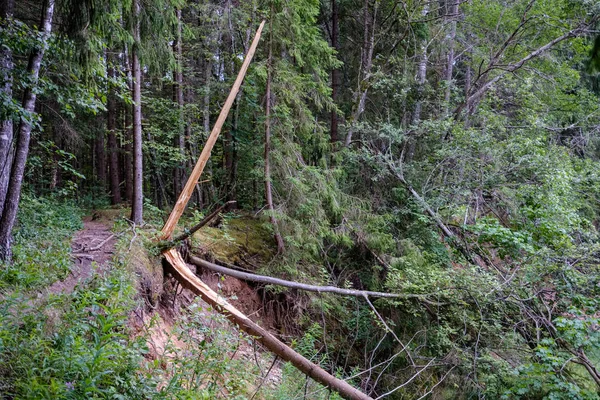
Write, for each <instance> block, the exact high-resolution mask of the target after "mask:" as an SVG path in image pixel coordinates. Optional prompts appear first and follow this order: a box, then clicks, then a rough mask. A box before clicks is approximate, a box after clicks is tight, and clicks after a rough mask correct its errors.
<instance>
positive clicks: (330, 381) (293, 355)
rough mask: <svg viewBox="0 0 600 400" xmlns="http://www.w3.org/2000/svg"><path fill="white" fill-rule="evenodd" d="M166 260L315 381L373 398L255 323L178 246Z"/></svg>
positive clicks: (364, 399) (360, 399)
mask: <svg viewBox="0 0 600 400" xmlns="http://www.w3.org/2000/svg"><path fill="white" fill-rule="evenodd" d="M163 255H164V256H165V258H166V260H167V261H168V262H169V264H170V265H171V266H172V267H173V268H172V273H173V275H174V276H175V278H176V279H177V280H178V281H179V282H180V283H181V285H182V286H184V287H186V288H188V289H190V290H191V291H192V292H194V293H195V294H197V295H198V296H200V297H201V298H202V300H204V301H205V302H207V303H208V304H210V305H211V306H212V307H213V308H214V309H215V310H216V311H218V312H219V313H221V314H223V315H225V317H227V319H229V320H230V321H231V322H233V323H234V324H236V325H237V326H238V327H239V328H240V329H242V330H243V331H244V332H246V333H247V334H249V335H251V336H252V337H255V338H256V340H258V341H259V342H260V343H261V344H262V345H263V346H265V347H266V348H267V349H268V350H270V351H272V352H273V353H275V354H276V355H278V356H279V357H280V358H281V359H282V360H284V361H288V362H290V363H291V364H292V365H293V366H295V367H296V368H298V370H300V371H301V372H303V373H304V374H306V375H308V376H310V377H311V378H312V379H314V380H315V381H317V382H319V383H321V384H322V385H324V386H327V387H329V388H331V389H332V390H335V391H336V392H338V393H339V394H340V395H341V396H342V397H343V398H345V399H351V400H355V399H356V400H372V398H371V397H369V396H367V395H366V394H364V393H362V392H361V391H359V390H358V389H356V388H355V387H353V386H352V385H350V384H349V383H348V382H346V381H343V380H341V379H339V378H336V377H335V376H333V375H331V374H330V373H328V372H327V371H325V370H324V369H323V368H321V367H320V366H318V365H317V364H315V363H312V362H310V361H309V360H307V359H306V358H305V357H303V356H302V355H300V354H298V353H297V352H295V351H294V350H293V349H292V348H291V347H289V346H288V345H286V344H284V343H283V342H281V341H280V340H279V339H277V338H276V337H275V336H273V335H272V334H270V333H269V332H267V331H266V330H265V329H263V328H261V327H260V326H259V325H257V324H256V323H254V322H253V321H252V320H251V319H250V318H248V317H247V316H245V315H244V314H242V313H241V312H240V311H239V310H238V309H236V308H235V307H233V306H232V305H231V304H229V303H228V302H227V301H226V300H225V299H224V298H223V297H221V296H219V295H218V294H217V293H215V292H214V291H213V290H212V289H211V288H210V287H208V286H207V285H206V284H205V283H204V282H202V280H200V278H198V277H197V276H196V275H194V273H193V272H192V271H191V270H190V269H189V268H188V266H187V265H186V263H185V262H184V261H183V259H182V258H181V255H180V254H179V252H178V251H177V250H176V249H170V250H167V251H165V252H163Z"/></svg>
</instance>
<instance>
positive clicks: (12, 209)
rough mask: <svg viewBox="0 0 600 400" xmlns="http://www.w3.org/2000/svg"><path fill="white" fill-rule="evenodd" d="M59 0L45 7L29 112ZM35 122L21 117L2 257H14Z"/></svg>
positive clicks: (0, 220) (1, 235) (1, 225)
mask: <svg viewBox="0 0 600 400" xmlns="http://www.w3.org/2000/svg"><path fill="white" fill-rule="evenodd" d="M54 2H55V0H47V1H46V2H45V5H44V8H43V11H42V13H43V14H42V20H41V23H40V27H41V28H42V30H41V32H40V39H39V40H40V42H39V46H38V47H37V48H36V49H34V50H33V51H32V52H31V55H30V56H29V63H28V65H27V74H28V75H29V81H30V82H31V85H30V86H29V87H27V88H26V89H25V91H24V93H23V104H22V106H23V109H24V110H25V111H26V112H29V113H33V112H34V111H35V102H36V98H37V94H36V90H35V86H36V85H37V83H38V80H39V74H40V67H41V65H42V59H43V58H44V53H45V51H46V48H47V47H48V39H49V37H50V34H51V32H52V19H53V16H54ZM31 129H32V126H31V125H30V124H29V123H28V122H27V121H26V120H24V119H21V120H20V121H19V127H18V130H17V142H16V147H15V156H14V160H13V163H12V168H11V171H10V179H9V182H8V190H7V193H6V199H5V201H4V205H3V208H2V216H1V217H0V259H2V260H5V261H10V258H11V240H12V229H13V226H14V224H15V218H16V216H17V210H18V207H19V199H20V197H21V186H22V185H23V174H24V172H25V163H26V161H27V155H28V153H29V141H30V139H31Z"/></svg>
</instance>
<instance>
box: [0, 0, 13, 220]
mask: <svg viewBox="0 0 600 400" xmlns="http://www.w3.org/2000/svg"><path fill="white" fill-rule="evenodd" d="M14 9H15V2H14V0H3V1H1V2H0V19H2V20H3V21H7V20H9V19H12V17H13V13H14ZM0 68H2V70H3V71H4V76H3V77H2V78H3V80H4V85H3V86H2V87H1V88H0V90H1V91H2V92H3V93H4V96H6V98H7V99H10V98H12V82H13V77H12V71H13V68H14V64H13V57H12V51H11V50H10V48H9V47H7V46H0ZM1 119H2V120H1V121H0V210H2V209H3V208H4V200H5V199H6V192H7V190H8V180H9V177H10V168H11V165H12V159H13V156H14V146H13V121H12V115H2V116H1Z"/></svg>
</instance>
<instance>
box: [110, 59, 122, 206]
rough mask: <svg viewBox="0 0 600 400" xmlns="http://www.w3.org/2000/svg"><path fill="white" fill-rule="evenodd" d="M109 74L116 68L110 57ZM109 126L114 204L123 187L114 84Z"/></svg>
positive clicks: (111, 189) (112, 199) (111, 186)
mask: <svg viewBox="0 0 600 400" xmlns="http://www.w3.org/2000/svg"><path fill="white" fill-rule="evenodd" d="M108 63H109V64H108V76H109V77H110V78H111V79H114V78H115V69H114V67H113V65H112V64H111V58H110V57H109V58H108ZM107 97H108V104H107V109H108V110H107V111H108V113H107V127H108V150H109V154H108V158H109V172H110V174H109V178H110V200H111V203H112V204H113V205H115V204H119V203H120V202H121V189H120V188H119V149H118V147H117V101H116V98H115V93H114V89H113V87H112V84H110V83H109V87H108V96H107Z"/></svg>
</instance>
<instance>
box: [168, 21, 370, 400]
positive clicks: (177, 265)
mask: <svg viewBox="0 0 600 400" xmlns="http://www.w3.org/2000/svg"><path fill="white" fill-rule="evenodd" d="M264 25H265V21H263V22H262V23H261V24H260V26H259V28H258V30H257V31H256V35H255V37H254V40H253V41H252V45H251V46H250V49H249V50H248V53H247V55H246V57H245V59H244V62H243V64H242V67H241V69H240V71H239V73H238V76H237V78H236V80H235V82H234V84H233V87H232V89H231V92H230V93H229V96H228V97H227V100H226V101H225V104H224V105H223V108H222V109H221V113H220V114H219V118H218V119H217V122H216V123H215V126H214V127H213V129H212V131H211V133H210V136H209V137H208V140H207V141H206V144H205V146H204V148H203V150H202V153H201V154H200V157H199V158H198V162H197V163H196V166H195V167H194V169H193V171H192V173H191V174H190V176H189V178H188V181H187V183H186V185H185V187H184V188H183V190H182V191H181V194H180V195H179V198H178V200H177V203H176V204H175V206H174V207H173V210H172V211H171V214H170V215H169V218H168V219H167V222H166V223H165V225H164V226H163V229H162V231H161V236H160V238H161V239H162V240H165V241H168V240H169V239H171V235H172V234H173V231H174V229H175V227H176V226H177V223H178V222H179V218H180V217H181V215H182V214H183V211H184V210H185V207H186V206H187V203H188V201H189V199H190V197H191V195H192V192H193V190H194V187H195V185H196V183H197V182H198V180H199V178H200V175H201V174H202V171H203V170H204V166H205V165H206V162H207V161H208V158H209V157H210V153H211V151H212V148H213V146H214V144H215V142H216V141H217V138H218V137H219V134H220V133H221V128H222V127H223V124H224V122H225V120H226V119H227V115H228V114H229V110H230V109H231V105H232V104H233V101H234V100H235V97H236V96H237V93H238V92H239V90H240V87H241V85H242V81H243V80H244V76H245V74H246V71H247V70H248V66H249V65H250V61H251V60H252V56H253V55H254V52H255V51H256V47H257V45H258V41H259V40H260V35H261V32H262V29H263V27H264ZM219 212H220V209H218V210H216V211H215V212H213V213H212V214H211V215H209V216H207V217H206V218H205V219H204V221H202V222H201V223H200V224H198V225H197V226H196V227H193V228H192V229H190V232H191V231H195V230H198V229H200V227H201V226H204V224H206V223H207V222H208V221H210V220H211V219H212V218H213V217H214V216H216V215H217V214H218V213H219ZM190 232H186V233H184V234H183V235H180V236H179V237H177V238H176V239H175V242H177V241H180V240H182V239H185V238H187V237H188V236H189V235H190V234H191V233H190ZM170 244H171V245H174V243H173V242H171V243H170ZM163 249H164V247H163ZM163 255H164V257H165V259H166V260H167V262H168V263H169V264H170V265H171V267H172V271H171V272H172V273H173V275H174V276H175V278H176V279H177V280H178V281H179V283H180V284H181V285H182V286H183V287H186V288H188V289H190V290H191V291H192V292H194V293H195V294H197V295H198V296H200V297H201V298H202V299H203V300H204V301H205V302H207V303H208V304H210V305H211V306H213V307H214V309H215V310H216V311H217V312H219V313H221V314H223V315H225V317H227V318H228V319H229V320H230V321H231V322H233V323H234V324H236V325H237V326H238V327H240V329H242V330H243V331H244V332H246V333H248V334H249V335H251V336H253V337H255V338H256V340H258V341H259V342H260V343H262V344H263V345H264V346H265V347H266V348H267V349H269V350H270V351H272V352H273V353H275V354H277V355H278V356H279V357H280V358H281V359H283V360H285V361H289V362H290V363H291V364H292V365H294V366H295V367H296V368H298V370H300V371H301V372H303V373H304V374H306V375H308V376H309V377H311V378H313V379H314V380H315V381H317V382H319V383H321V384H323V385H325V386H327V387H329V388H331V389H332V390H335V391H336V392H338V393H339V394H340V395H341V396H342V397H344V398H346V399H352V400H355V399H356V400H368V399H371V400H372V398H371V397H369V396H367V395H366V394H364V393H362V392H361V391H360V390H358V389H356V388H354V387H353V386H352V385H350V384H349V383H348V382H345V381H343V380H341V379H338V378H336V377H335V376H333V375H331V374H329V373H328V372H327V371H325V370H324V369H323V368H321V367H320V366H318V365H317V364H314V363H312V362H310V361H309V360H307V359H306V358H305V357H303V356H302V355H301V354H299V353H297V352H295V351H294V350H292V348H290V347H289V346H287V345H286V344H284V343H283V342H281V341H279V340H278V339H277V338H276V337H275V336H273V335H271V334H270V333H269V332H267V331H266V330H264V329H263V328H261V327H260V326H259V325H257V324H255V323H254V322H253V321H252V320H250V319H249V318H248V317H247V316H245V315H244V314H243V313H241V312H240V311H239V310H237V309H236V308H235V307H233V306H232V305H231V304H229V303H228V302H227V301H226V300H225V299H224V298H222V297H220V296H219V295H218V294H217V293H215V292H214V291H213V290H212V289H211V288H210V287H208V286H207V285H206V284H205V283H204V282H202V280H200V278H198V277H197V276H196V275H195V274H194V273H193V272H192V271H191V270H190V269H189V268H188V266H187V264H186V263H185V261H184V260H183V258H182V257H181V254H179V252H178V251H177V249H175V248H170V249H164V250H163Z"/></svg>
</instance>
